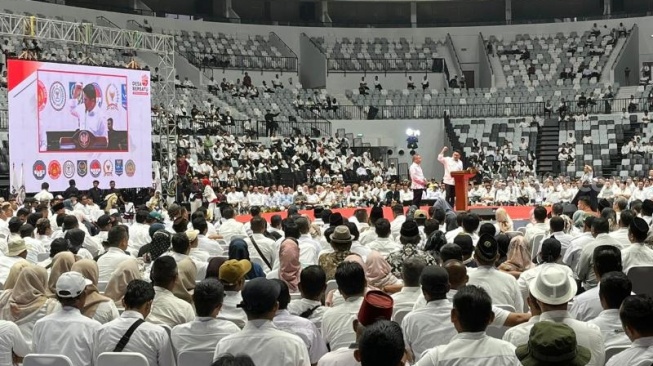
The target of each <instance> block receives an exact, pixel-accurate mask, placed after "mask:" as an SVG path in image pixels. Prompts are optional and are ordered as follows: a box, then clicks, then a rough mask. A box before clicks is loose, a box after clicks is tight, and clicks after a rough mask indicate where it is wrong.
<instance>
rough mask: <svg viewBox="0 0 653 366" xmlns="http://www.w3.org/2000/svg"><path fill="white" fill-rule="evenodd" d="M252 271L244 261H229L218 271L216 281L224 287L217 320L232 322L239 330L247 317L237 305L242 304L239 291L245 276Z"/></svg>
mask: <svg viewBox="0 0 653 366" xmlns="http://www.w3.org/2000/svg"><path fill="white" fill-rule="evenodd" d="M251 269H252V263H251V262H250V261H248V260H246V259H244V260H240V261H239V260H235V259H230V260H228V261H226V262H224V263H223V264H222V265H221V266H220V269H219V271H218V279H219V280H220V282H221V283H222V285H223V286H224V294H225V297H224V301H223V302H222V309H221V311H220V314H218V318H219V319H225V320H229V321H231V322H233V323H234V324H236V325H237V326H238V327H239V328H243V327H244V326H245V324H246V323H247V315H246V314H245V312H244V311H243V309H242V308H241V307H239V306H238V305H239V304H240V303H241V302H242V300H243V298H242V296H241V290H242V289H243V286H244V285H245V276H246V275H247V273H248V272H249V271H250V270H251Z"/></svg>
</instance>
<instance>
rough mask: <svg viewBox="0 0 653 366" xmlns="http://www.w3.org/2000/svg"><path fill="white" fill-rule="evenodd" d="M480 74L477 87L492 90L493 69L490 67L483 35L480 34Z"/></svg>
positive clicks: (478, 46)
mask: <svg viewBox="0 0 653 366" xmlns="http://www.w3.org/2000/svg"><path fill="white" fill-rule="evenodd" d="M476 47H477V48H478V73H476V77H477V78H478V83H477V84H476V87H478V88H491V87H492V67H491V66H490V59H488V55H487V52H484V51H485V45H484V44H483V35H482V34H480V33H479V34H478V45H477V46H476Z"/></svg>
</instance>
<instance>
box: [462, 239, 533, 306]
mask: <svg viewBox="0 0 653 366" xmlns="http://www.w3.org/2000/svg"><path fill="white" fill-rule="evenodd" d="M498 255H499V244H498V243H497V241H496V239H494V237H493V236H491V235H487V234H486V235H482V236H481V238H480V239H479V241H478V244H477V245H476V249H475V250H474V260H476V263H478V268H477V269H476V270H475V271H472V272H470V273H469V284H471V285H477V286H481V287H483V288H484V289H485V290H486V291H487V293H488V294H490V297H492V302H493V304H497V305H499V304H510V305H513V306H514V307H515V309H516V310H517V311H520V310H521V309H523V307H524V302H523V299H522V296H521V293H520V292H519V286H518V285H517V280H516V279H515V277H513V276H511V275H509V274H507V273H505V272H501V271H499V270H497V269H496V268H495V267H494V263H495V261H496V260H497V258H498Z"/></svg>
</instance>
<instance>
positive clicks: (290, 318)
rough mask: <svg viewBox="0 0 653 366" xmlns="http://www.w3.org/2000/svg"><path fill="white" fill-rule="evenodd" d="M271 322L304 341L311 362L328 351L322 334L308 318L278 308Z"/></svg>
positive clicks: (315, 361)
mask: <svg viewBox="0 0 653 366" xmlns="http://www.w3.org/2000/svg"><path fill="white" fill-rule="evenodd" d="M272 323H273V324H274V326H275V327H277V329H280V330H283V331H286V332H288V333H290V334H294V335H296V336H298V337H299V338H301V339H302V341H304V343H305V344H306V347H307V348H308V355H309V357H310V359H311V364H315V363H317V361H318V360H319V359H320V358H322V356H324V355H325V354H326V353H327V352H328V349H327V347H326V342H325V341H324V339H323V338H322V334H321V333H320V331H319V330H318V328H317V327H316V326H315V324H313V322H311V321H310V320H308V319H304V318H302V317H299V316H297V315H293V314H290V312H288V310H279V311H277V314H276V315H275V316H274V319H273V320H272Z"/></svg>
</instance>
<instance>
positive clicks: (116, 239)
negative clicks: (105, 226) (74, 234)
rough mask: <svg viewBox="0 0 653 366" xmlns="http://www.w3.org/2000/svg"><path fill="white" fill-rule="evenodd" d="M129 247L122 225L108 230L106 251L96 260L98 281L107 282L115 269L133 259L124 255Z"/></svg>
mask: <svg viewBox="0 0 653 366" xmlns="http://www.w3.org/2000/svg"><path fill="white" fill-rule="evenodd" d="M128 245H129V232H128V231H127V230H125V227H124V226H122V225H119V226H114V227H112V228H111V230H109V234H108V236H107V241H106V243H105V244H104V246H105V247H106V248H107V251H106V252H105V253H104V254H102V256H101V257H100V258H99V259H98V260H97V266H98V269H99V271H100V277H99V278H98V281H108V280H109V278H110V277H111V275H112V274H113V273H114V271H115V270H116V268H117V267H118V266H119V265H120V264H121V263H122V262H123V261H126V260H132V261H134V260H135V259H134V258H133V257H132V256H130V255H129V254H127V253H125V250H127V246H128Z"/></svg>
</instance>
